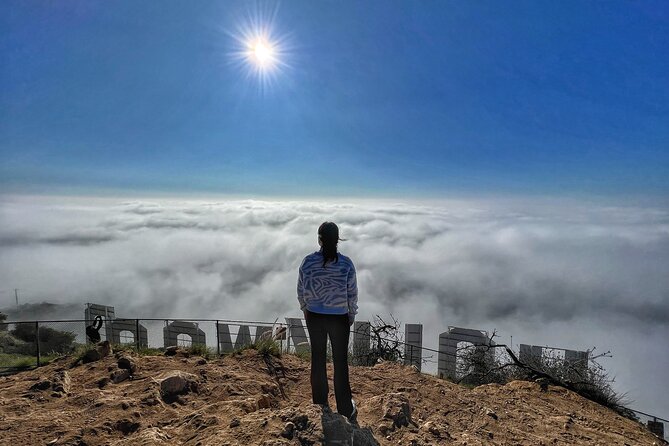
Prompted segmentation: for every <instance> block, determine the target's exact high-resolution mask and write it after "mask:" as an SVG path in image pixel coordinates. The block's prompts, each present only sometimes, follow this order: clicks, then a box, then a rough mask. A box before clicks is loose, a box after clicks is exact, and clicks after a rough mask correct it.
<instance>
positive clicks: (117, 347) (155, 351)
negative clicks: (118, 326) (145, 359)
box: [112, 344, 165, 356]
mask: <svg viewBox="0 0 669 446" xmlns="http://www.w3.org/2000/svg"><path fill="white" fill-rule="evenodd" d="M112 350H113V351H114V352H133V353H136V354H137V355H139V356H160V355H162V354H163V353H164V352H165V349H164V348H162V349H161V348H154V347H146V346H141V347H140V348H139V350H138V349H137V345H136V344H112Z"/></svg>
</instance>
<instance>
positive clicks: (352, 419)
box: [348, 398, 358, 423]
mask: <svg viewBox="0 0 669 446" xmlns="http://www.w3.org/2000/svg"><path fill="white" fill-rule="evenodd" d="M351 404H352V405H353V412H351V416H350V417H348V420H349V421H350V422H352V423H355V422H356V418H357V417H358V407H357V406H356V405H355V401H354V400H353V398H351Z"/></svg>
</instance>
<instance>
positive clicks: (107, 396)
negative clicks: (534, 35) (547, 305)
mask: <svg viewBox="0 0 669 446" xmlns="http://www.w3.org/2000/svg"><path fill="white" fill-rule="evenodd" d="M130 358H131V360H132V362H134V363H135V364H136V366H137V370H136V371H135V372H134V373H133V375H132V376H131V377H130V378H128V379H125V380H123V381H121V382H118V383H114V382H107V381H108V378H109V376H110V374H111V373H116V374H117V375H118V374H119V369H118V358H117V357H115V356H108V357H105V358H103V359H101V360H99V361H96V362H92V363H89V364H84V365H78V366H76V367H73V368H70V364H71V362H72V358H62V359H59V360H58V361H56V362H54V363H52V364H50V365H48V366H45V367H42V368H39V369H36V370H32V371H26V372H21V373H18V374H16V375H12V376H6V377H1V378H0V443H1V444H2V445H12V446H19V445H65V444H67V445H133V446H138V445H200V446H210V445H211V446H214V445H216V446H222V445H229V446H234V445H244V446H250V445H265V446H270V445H277V446H278V445H310V444H345V443H341V442H335V441H334V440H329V442H328V440H324V439H323V436H324V430H325V429H324V425H323V423H322V420H323V419H324V418H323V414H322V408H321V407H320V406H317V405H313V404H311V388H310V384H309V367H310V364H309V362H307V361H304V360H302V359H300V358H298V357H296V356H294V355H283V356H281V358H276V357H271V358H272V360H271V362H269V363H268V362H267V361H266V360H265V359H264V357H263V356H262V355H260V354H258V353H257V352H256V351H255V350H246V351H244V352H242V353H240V354H237V355H233V356H226V357H223V358H220V359H219V358H217V359H215V360H211V361H206V360H204V359H203V358H201V357H198V356H189V357H187V353H185V352H178V353H177V354H176V355H175V356H170V357H167V356H143V357H138V356H131V357H130ZM328 367H329V368H328V374H329V377H330V406H331V407H332V408H333V410H335V411H336V403H335V401H334V396H333V389H332V381H331V379H332V369H331V368H330V367H331V365H328ZM175 371H181V372H186V373H187V374H192V375H183V374H182V375H183V376H187V377H188V382H189V383H190V386H189V387H188V388H187V389H186V390H184V391H185V392H186V393H184V394H180V395H171V394H167V393H165V389H164V388H163V391H162V392H161V382H162V380H163V379H165V378H166V377H168V376H170V375H174V374H175V373H174V372H175ZM350 376H351V384H352V390H353V395H354V398H355V400H356V401H357V403H358V407H359V416H358V423H359V426H360V427H359V428H358V427H353V428H347V429H349V433H350V429H354V430H355V429H359V430H358V433H366V434H368V435H367V437H366V439H364V441H363V439H362V438H363V437H360V436H359V437H357V438H361V440H356V442H357V443H358V444H373V440H371V443H370V440H369V438H371V436H373V439H375V440H376V441H377V442H378V444H380V445H412V446H417V445H441V444H444V445H451V444H452V445H532V446H537V445H575V444H579V445H586V444H587V445H602V446H604V445H606V446H609V445H630V446H636V445H654V444H657V445H660V444H665V443H664V442H663V441H662V440H659V439H658V438H657V437H655V436H654V435H652V434H651V433H650V432H648V431H647V430H646V429H645V428H644V427H643V426H642V425H641V424H639V423H637V422H634V421H631V420H628V419H625V418H622V417H620V416H618V415H616V414H615V413H614V412H612V411H610V410H609V409H606V408H604V407H602V406H599V405H598V404H595V403H592V402H590V401H588V400H585V399H584V398H581V397H580V396H578V395H576V394H574V393H572V392H570V391H568V390H565V389H563V388H559V387H552V386H549V388H548V390H547V391H545V392H543V391H541V389H540V386H539V385H537V384H535V383H530V382H521V381H515V382H512V383H510V384H507V385H504V386H500V385H485V386H480V387H477V388H475V389H469V388H466V387H462V386H459V385H456V384H453V383H450V382H448V381H444V380H440V379H438V378H435V377H433V376H430V375H426V374H421V373H419V372H417V371H416V370H415V369H413V368H411V367H406V366H402V365H399V364H395V363H388V362H386V363H381V364H377V365H376V366H374V367H351V368H350ZM121 379H122V377H121ZM340 418H341V417H340ZM354 434H355V432H354ZM325 435H327V432H326V433H325ZM354 438H355V436H354Z"/></svg>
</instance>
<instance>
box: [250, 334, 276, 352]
mask: <svg viewBox="0 0 669 446" xmlns="http://www.w3.org/2000/svg"><path fill="white" fill-rule="evenodd" d="M251 348H255V349H256V350H258V353H260V354H262V355H272V356H281V346H279V343H278V342H276V341H275V340H274V339H272V338H261V339H258V340H256V341H255V342H254V343H253V344H252V345H251Z"/></svg>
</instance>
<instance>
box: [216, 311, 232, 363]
mask: <svg viewBox="0 0 669 446" xmlns="http://www.w3.org/2000/svg"><path fill="white" fill-rule="evenodd" d="M228 331H230V330H228ZM220 336H221V335H220V333H219V332H218V319H216V354H217V355H218V356H221V340H220Z"/></svg>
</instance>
